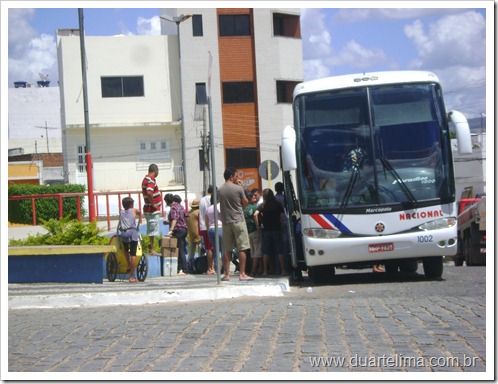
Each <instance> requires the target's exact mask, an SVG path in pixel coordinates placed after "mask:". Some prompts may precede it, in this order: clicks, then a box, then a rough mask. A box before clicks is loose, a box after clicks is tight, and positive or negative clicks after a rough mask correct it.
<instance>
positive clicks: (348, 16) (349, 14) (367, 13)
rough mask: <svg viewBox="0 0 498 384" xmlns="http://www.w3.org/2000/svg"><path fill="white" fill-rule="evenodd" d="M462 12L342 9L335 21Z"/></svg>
mask: <svg viewBox="0 0 498 384" xmlns="http://www.w3.org/2000/svg"><path fill="white" fill-rule="evenodd" d="M458 12H462V11H461V10H459V9H446V8H367V9H363V8H362V9H340V10H339V11H338V12H337V15H336V18H335V20H336V21H337V22H342V23H356V22H361V21H365V20H403V19H413V18H417V17H427V16H435V15H440V14H445V15H447V14H449V13H458Z"/></svg>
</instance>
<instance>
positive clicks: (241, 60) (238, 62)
mask: <svg viewBox="0 0 498 384" xmlns="http://www.w3.org/2000/svg"><path fill="white" fill-rule="evenodd" d="M182 14H184V15H192V17H191V18H189V19H187V20H185V21H183V22H181V23H180V24H179V30H180V48H181V68H182V71H181V75H182V96H183V100H182V104H183V111H184V121H185V132H186V137H187V140H186V170H187V186H188V189H189V190H190V191H193V192H195V193H197V194H199V193H201V192H202V191H204V190H205V189H206V188H207V185H208V184H209V183H210V180H212V179H211V177H212V175H211V173H210V172H211V170H212V168H213V167H212V166H206V167H204V170H205V172H203V171H202V167H201V165H202V164H203V160H204V159H203V157H202V154H203V153H204V152H203V149H204V148H205V147H204V145H205V144H206V143H208V132H209V124H208V121H209V119H208V110H207V107H206V106H203V105H202V103H204V102H205V100H204V97H203V92H204V90H206V89H209V83H210V90H211V102H212V124H213V132H214V134H213V136H214V148H215V151H214V156H215V160H216V164H215V169H216V183H217V185H218V186H219V185H221V184H222V183H223V182H224V180H223V171H224V169H225V168H226V167H228V166H234V167H235V168H237V169H238V170H239V176H240V177H241V178H242V179H243V180H244V184H245V186H246V187H248V188H252V187H259V188H265V187H267V186H268V184H267V183H266V182H262V181H261V179H260V178H259V174H258V167H259V165H260V164H261V162H262V161H265V160H273V161H275V162H276V163H277V164H279V163H280V161H279V146H280V140H281V131H282V129H283V127H284V126H285V125H287V124H292V118H293V116H292V107H291V102H292V91H293V89H294V86H295V85H296V84H297V83H299V82H301V81H303V61H302V40H301V31H300V10H299V9H288V8H278V9H277V8H264V9H263V8H261V9H256V8H237V9H233V8H218V9H191V8H181V9H178V10H176V13H175V10H167V9H162V10H161V16H163V17H165V18H168V15H169V16H175V15H182ZM161 27H162V31H163V33H175V30H176V25H175V24H174V23H171V22H169V21H166V20H162V24H161ZM210 55H211V57H212V59H211V70H210V73H211V78H210V79H208V75H209V65H210ZM209 80H210V82H209ZM275 181H276V180H274V181H273V183H274V182H275Z"/></svg>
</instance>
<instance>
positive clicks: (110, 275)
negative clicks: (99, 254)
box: [106, 252, 118, 281]
mask: <svg viewBox="0 0 498 384" xmlns="http://www.w3.org/2000/svg"><path fill="white" fill-rule="evenodd" d="M106 272H107V279H108V280H109V281H115V280H116V277H117V275H118V259H117V258H116V254H115V253H114V252H111V253H109V254H108V255H107V262H106Z"/></svg>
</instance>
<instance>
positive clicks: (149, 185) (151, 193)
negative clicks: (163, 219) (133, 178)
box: [142, 164, 162, 255]
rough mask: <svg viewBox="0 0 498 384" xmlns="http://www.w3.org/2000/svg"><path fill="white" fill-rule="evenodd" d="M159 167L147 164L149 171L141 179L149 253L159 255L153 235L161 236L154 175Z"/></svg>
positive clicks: (160, 201) (159, 195) (157, 173)
mask: <svg viewBox="0 0 498 384" xmlns="http://www.w3.org/2000/svg"><path fill="white" fill-rule="evenodd" d="M157 175H159V168H158V167H157V165H156V164H151V165H149V173H148V174H147V175H146V176H145V177H144V179H143V180H142V195H143V197H144V216H145V220H146V221H147V236H149V253H150V254H151V255H160V253H158V252H156V251H155V250H154V237H156V236H158V237H161V231H160V228H159V220H160V216H161V204H162V199H161V192H159V188H158V187H157V183H156V177H157Z"/></svg>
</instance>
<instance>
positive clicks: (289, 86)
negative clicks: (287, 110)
mask: <svg viewBox="0 0 498 384" xmlns="http://www.w3.org/2000/svg"><path fill="white" fill-rule="evenodd" d="M297 84H299V82H298V81H279V80H277V103H292V94H293V92H294V88H296V85H297Z"/></svg>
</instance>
